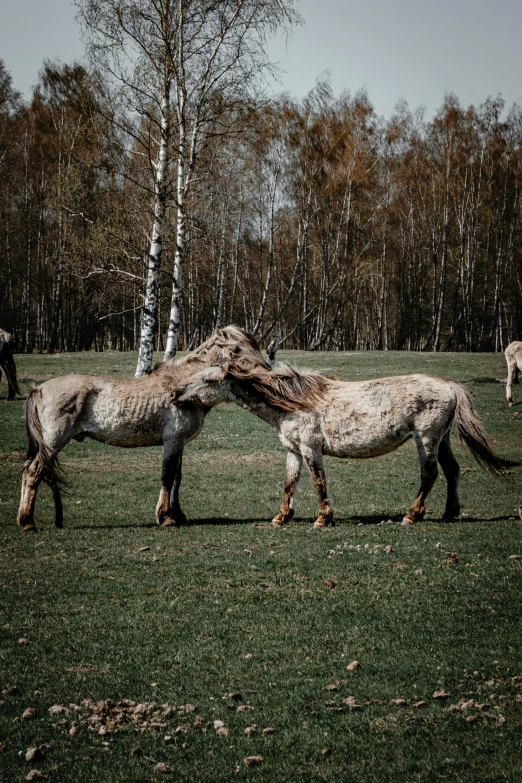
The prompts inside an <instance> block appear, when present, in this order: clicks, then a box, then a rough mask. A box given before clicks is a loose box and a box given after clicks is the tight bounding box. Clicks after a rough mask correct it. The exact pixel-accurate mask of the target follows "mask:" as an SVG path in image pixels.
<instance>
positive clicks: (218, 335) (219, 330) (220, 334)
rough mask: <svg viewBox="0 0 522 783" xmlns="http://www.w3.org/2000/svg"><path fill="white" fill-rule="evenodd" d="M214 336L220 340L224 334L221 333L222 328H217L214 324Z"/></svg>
mask: <svg viewBox="0 0 522 783" xmlns="http://www.w3.org/2000/svg"><path fill="white" fill-rule="evenodd" d="M216 337H219V338H220V339H221V340H223V339H224V337H225V335H224V334H223V332H222V330H221V329H220V328H219V326H216Z"/></svg>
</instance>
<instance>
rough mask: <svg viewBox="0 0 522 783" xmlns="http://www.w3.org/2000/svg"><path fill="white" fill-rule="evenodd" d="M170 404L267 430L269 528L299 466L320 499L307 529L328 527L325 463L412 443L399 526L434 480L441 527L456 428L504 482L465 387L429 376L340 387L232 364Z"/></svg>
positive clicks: (418, 508) (453, 477) (420, 512)
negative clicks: (272, 503)
mask: <svg viewBox="0 0 522 783" xmlns="http://www.w3.org/2000/svg"><path fill="white" fill-rule="evenodd" d="M173 399H174V401H175V403H176V404H177V405H182V404H183V403H188V404H189V405H201V406H204V408H205V409H206V408H208V407H210V406H214V405H218V404H219V403H221V402H235V403H236V404H238V405H240V406H242V407H244V408H247V409H248V410H250V411H251V412H252V413H254V414H255V415H256V416H258V417H259V418H261V419H263V420H264V421H266V422H268V423H269V424H270V425H271V426H272V427H274V428H275V429H276V430H277V432H278V433H279V437H280V439H281V441H282V443H283V445H284V446H285V447H286V449H287V459H286V481H285V490H284V498H283V502H282V505H281V508H280V511H279V513H278V514H277V516H276V517H275V518H274V519H273V524H274V525H275V526H276V527H281V526H282V525H284V524H286V523H287V522H289V521H290V520H291V519H292V517H293V515H294V496H295V491H296V488H297V484H298V482H299V479H300V476H301V469H302V464H303V460H304V461H305V462H306V465H307V467H308V470H309V471H310V475H311V478H312V482H313V485H314V487H315V490H316V493H317V497H318V501H319V516H318V517H317V519H316V520H315V523H314V527H324V526H326V525H332V524H333V511H332V506H331V503H330V499H329V496H328V490H327V481H326V474H325V470H324V466H323V455H328V456H333V457H348V458H355V459H368V458H370V457H378V456H381V455H383V454H387V453H390V452H392V451H395V449H397V448H399V446H401V445H402V444H403V443H405V442H406V441H407V440H409V439H410V438H413V439H414V440H415V442H416V445H417V451H418V457H419V463H420V473H421V484H420V489H419V492H418V494H417V497H416V498H415V500H414V502H413V505H412V507H411V509H410V511H409V512H408V514H406V516H405V517H404V519H403V524H405V525H410V524H413V523H414V522H416V521H418V520H421V519H422V518H423V517H424V515H425V513H426V499H427V497H428V495H429V493H430V491H431V489H432V487H433V485H434V483H435V480H436V478H437V474H438V468H437V462H438V463H439V465H440V466H441V468H442V470H443V473H444V476H445V478H446V482H447V500H446V508H445V511H444V515H443V521H447V522H451V521H453V520H454V519H455V518H456V517H457V516H458V515H459V513H460V499H459V491H458V485H459V472H460V469H459V464H458V462H457V460H456V459H455V455H454V454H453V451H452V449H451V443H450V435H451V427H452V423H453V421H454V420H455V422H456V424H457V430H458V433H459V436H460V438H461V440H462V441H463V442H464V443H465V444H466V446H467V447H468V448H469V449H470V451H471V453H472V454H473V456H474V457H475V459H476V460H477V461H478V462H479V464H481V465H482V467H484V468H486V469H488V470H490V471H491V472H492V473H494V474H503V473H504V468H505V467H507V466H508V465H509V464H512V463H508V462H506V461H505V460H502V459H501V458H500V457H498V456H496V455H495V454H494V453H493V451H492V449H491V447H490V445H489V444H488V441H487V438H486V435H485V432H484V430H483V428H482V426H481V424H480V421H479V419H478V417H477V414H476V411H475V409H474V406H473V403H472V400H471V396H470V394H469V392H468V391H467V389H465V388H464V387H463V386H461V385H460V384H459V383H456V382H454V381H446V380H443V379H442V378H437V377H434V376H429V375H404V376H396V377H391V378H379V379H375V380H371V381H358V382H345V381H339V380H338V379H337V378H335V377H334V376H327V375H322V374H320V373H316V372H306V371H298V370H296V369H294V368H290V367H285V366H282V367H280V368H279V369H276V370H273V371H272V372H270V373H269V372H267V371H266V370H265V368H264V367H262V366H261V365H257V366H254V367H253V366H252V365H250V366H249V365H246V364H245V363H244V362H242V361H241V360H240V359H237V360H236V359H233V360H232V361H229V362H227V361H225V362H224V363H223V364H222V366H217V367H216V366H214V367H209V368H206V369H205V370H203V371H202V372H200V373H199V374H198V375H196V376H194V377H192V378H190V379H189V381H188V383H186V384H184V385H181V386H180V387H179V388H178V389H176V391H175V393H174V397H173Z"/></svg>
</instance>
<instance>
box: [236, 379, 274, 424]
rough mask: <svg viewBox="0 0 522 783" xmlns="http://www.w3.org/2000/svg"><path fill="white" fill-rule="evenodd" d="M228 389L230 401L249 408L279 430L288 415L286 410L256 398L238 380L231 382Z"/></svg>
mask: <svg viewBox="0 0 522 783" xmlns="http://www.w3.org/2000/svg"><path fill="white" fill-rule="evenodd" d="M228 389H229V391H228V395H229V402H235V403H236V405H240V406H241V407H242V408H247V409H248V410H249V411H250V412H251V413H253V414H254V416H257V417H258V418H260V419H263V421H266V422H267V424H270V426H272V427H274V428H275V429H276V430H279V428H280V425H281V421H282V420H283V418H284V417H285V416H286V415H287V414H286V412H285V411H282V410H279V409H278V408H274V407H273V405H268V403H266V402H263V401H262V400H259V399H255V398H254V397H252V396H251V395H249V394H248V393H247V392H246V391H245V389H243V387H242V386H241V385H240V384H239V383H237V381H232V382H231V383H229V386H228Z"/></svg>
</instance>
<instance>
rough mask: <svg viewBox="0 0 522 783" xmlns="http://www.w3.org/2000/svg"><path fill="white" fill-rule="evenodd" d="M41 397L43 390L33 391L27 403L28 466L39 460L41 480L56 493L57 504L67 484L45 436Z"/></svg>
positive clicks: (36, 389)
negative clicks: (40, 411)
mask: <svg viewBox="0 0 522 783" xmlns="http://www.w3.org/2000/svg"><path fill="white" fill-rule="evenodd" d="M41 396H42V391H41V388H39V387H37V388H35V389H32V390H31V392H29V396H28V398H27V400H26V403H25V424H26V428H27V438H28V441H29V444H28V447H27V463H26V465H27V464H28V463H31V462H33V460H35V459H37V460H38V463H39V465H38V468H39V471H40V475H41V479H42V481H44V482H45V483H46V484H48V485H49V486H50V487H51V488H52V490H53V492H54V493H55V503H57V502H58V500H57V494H58V497H59V489H58V488H59V487H60V486H61V485H63V484H65V480H64V476H63V472H62V469H61V467H60V465H59V463H58V458H57V457H56V454H55V453H54V452H53V450H52V449H51V448H49V446H48V445H47V443H46V442H45V439H44V436H43V431H42V423H41V421H40V415H39V413H38V402H39V400H40V399H41ZM57 511H58V508H57Z"/></svg>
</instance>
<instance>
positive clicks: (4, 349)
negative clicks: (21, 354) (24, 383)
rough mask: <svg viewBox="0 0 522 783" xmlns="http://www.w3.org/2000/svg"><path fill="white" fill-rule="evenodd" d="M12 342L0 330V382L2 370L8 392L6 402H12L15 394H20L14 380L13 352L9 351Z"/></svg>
mask: <svg viewBox="0 0 522 783" xmlns="http://www.w3.org/2000/svg"><path fill="white" fill-rule="evenodd" d="M12 341H13V338H12V336H11V335H10V334H9V332H5V331H4V330H3V329H0V367H1V368H2V369H0V381H1V380H2V370H3V371H4V372H5V377H6V380H7V385H8V387H9V391H8V393H7V399H8V400H14V399H15V398H16V395H17V394H20V387H19V386H18V380H17V378H16V365H15V363H14V359H13V351H12V349H11V343H12Z"/></svg>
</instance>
